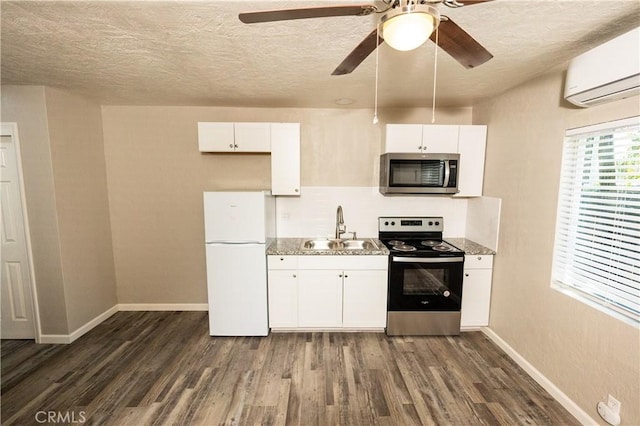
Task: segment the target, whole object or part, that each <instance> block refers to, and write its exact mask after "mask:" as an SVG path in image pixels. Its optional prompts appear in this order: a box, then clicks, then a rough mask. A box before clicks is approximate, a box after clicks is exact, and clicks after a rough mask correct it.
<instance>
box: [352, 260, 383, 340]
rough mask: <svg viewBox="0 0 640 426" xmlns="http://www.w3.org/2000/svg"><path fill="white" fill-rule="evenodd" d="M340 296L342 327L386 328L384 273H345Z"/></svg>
mask: <svg viewBox="0 0 640 426" xmlns="http://www.w3.org/2000/svg"><path fill="white" fill-rule="evenodd" d="M342 295H343V301H342V302H343V306H342V326H343V327H385V326H386V324H387V272H386V271H345V273H344V282H343V291H342Z"/></svg>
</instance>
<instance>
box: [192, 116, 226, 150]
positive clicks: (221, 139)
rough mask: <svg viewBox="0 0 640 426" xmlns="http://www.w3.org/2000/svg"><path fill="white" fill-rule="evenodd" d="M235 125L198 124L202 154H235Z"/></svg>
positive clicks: (199, 144) (199, 145)
mask: <svg viewBox="0 0 640 426" xmlns="http://www.w3.org/2000/svg"><path fill="white" fill-rule="evenodd" d="M233 146H234V136H233V123H209V122H199V123H198V147H199V148H200V152H233V150H234V148H233Z"/></svg>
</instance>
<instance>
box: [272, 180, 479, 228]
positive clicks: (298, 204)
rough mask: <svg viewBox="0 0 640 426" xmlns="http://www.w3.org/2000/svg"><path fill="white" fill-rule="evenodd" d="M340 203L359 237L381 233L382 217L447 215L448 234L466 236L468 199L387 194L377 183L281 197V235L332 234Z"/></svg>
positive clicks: (309, 189) (308, 190) (313, 189)
mask: <svg viewBox="0 0 640 426" xmlns="http://www.w3.org/2000/svg"><path fill="white" fill-rule="evenodd" d="M338 205H341V206H342V209H343V211H344V222H345V225H346V226H347V232H353V231H356V233H357V235H358V237H377V236H378V217H380V216H443V217H444V226H445V228H444V235H445V236H446V237H463V236H464V235H465V227H466V220H467V219H466V217H467V216H466V215H467V199H464V198H452V197H450V196H439V195H421V196H391V197H389V196H387V197H385V196H383V195H382V194H380V192H379V191H378V187H377V186H375V187H374V186H363V187H357V186H351V187H340V186H330V187H314V186H307V187H303V188H302V189H301V196H300V197H291V198H289V197H278V198H277V203H276V206H277V215H278V222H277V229H278V237H331V236H333V235H334V234H335V229H336V210H337V207H338Z"/></svg>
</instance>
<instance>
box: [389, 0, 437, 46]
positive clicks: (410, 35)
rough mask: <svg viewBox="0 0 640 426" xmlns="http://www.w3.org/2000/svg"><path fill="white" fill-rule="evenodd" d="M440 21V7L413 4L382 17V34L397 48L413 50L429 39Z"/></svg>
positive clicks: (390, 44)
mask: <svg viewBox="0 0 640 426" xmlns="http://www.w3.org/2000/svg"><path fill="white" fill-rule="evenodd" d="M439 23H440V14H439V13H438V9H436V8H435V7H432V6H426V5H413V4H411V5H408V6H404V7H402V8H398V9H395V10H393V11H391V12H389V13H388V14H386V15H384V16H383V17H382V18H381V19H380V24H381V36H382V38H383V39H384V41H385V42H386V43H387V44H388V45H389V46H391V47H392V48H394V49H396V50H401V51H408V50H413V49H416V48H418V47H420V46H422V44H424V42H425V41H427V40H428V39H429V37H430V36H431V33H432V32H433V30H435V29H436V27H437V26H438V24H439Z"/></svg>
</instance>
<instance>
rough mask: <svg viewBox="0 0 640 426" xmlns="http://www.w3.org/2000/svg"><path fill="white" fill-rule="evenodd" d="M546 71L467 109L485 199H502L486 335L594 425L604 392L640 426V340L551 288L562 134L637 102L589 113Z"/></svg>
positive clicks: (634, 110) (559, 77)
mask: <svg viewBox="0 0 640 426" xmlns="http://www.w3.org/2000/svg"><path fill="white" fill-rule="evenodd" d="M563 77H564V76H563V73H561V72H553V73H551V74H547V75H544V76H541V77H540V78H537V79H535V80H533V81H531V82H528V83H526V84H524V85H522V86H520V87H517V88H515V89H512V90H510V91H508V92H506V93H504V94H503V95H501V96H498V97H497V98H495V99H492V100H489V101H486V102H484V103H482V104H480V105H478V106H477V107H476V108H474V114H473V115H474V116H473V120H474V122H475V123H477V124H486V125H487V126H488V137H487V155H486V165H485V180H484V193H485V195H488V196H493V197H498V198H502V207H501V209H502V218H501V224H500V237H499V241H498V255H497V256H496V257H495V262H494V275H493V294H492V298H491V313H490V327H491V329H492V330H493V331H494V332H495V333H497V334H498V335H499V336H500V337H501V338H502V339H504V340H505V341H506V342H507V343H508V344H509V345H510V346H512V347H513V348H514V349H515V350H516V351H517V352H518V353H519V354H521V355H522V356H523V357H524V358H525V359H526V360H527V361H529V362H530V363H531V364H532V365H533V366H534V367H535V368H536V369H537V370H538V371H540V372H541V373H542V374H544V375H545V376H546V377H547V378H548V379H549V380H551V381H552V382H553V383H554V384H555V385H556V386H557V387H558V388H560V389H561V391H562V392H564V393H565V394H566V395H567V396H568V397H569V398H571V399H572V400H573V401H575V402H576V403H577V404H578V405H579V406H580V407H581V408H582V409H583V410H584V411H586V412H587V413H588V414H589V415H590V416H591V417H592V418H593V419H598V421H600V423H601V424H604V422H602V421H601V420H600V418H599V416H598V414H597V412H596V403H597V402H598V401H601V400H606V397H607V395H608V394H611V395H613V396H615V397H616V398H617V399H619V400H620V401H621V402H622V412H621V414H622V422H623V424H625V425H638V424H640V404H639V403H638V402H639V401H640V332H639V331H638V328H636V327H633V326H630V325H628V324H626V323H624V322H622V321H620V320H618V319H615V318H613V317H611V316H609V315H607V314H605V313H603V312H600V311H598V310H596V309H594V308H592V307H590V306H587V305H586V304H584V303H582V302H580V301H577V300H575V299H573V298H571V297H568V296H566V295H565V294H562V293H560V292H558V291H556V290H553V289H552V288H551V286H550V283H551V263H552V256H553V240H554V234H555V223H556V208H557V197H558V185H559V179H560V163H561V157H562V143H563V137H564V132H565V130H566V129H569V128H573V127H578V126H584V125H588V124H594V123H599V122H604V121H608V120H614V119H618V118H623V117H629V116H634V115H638V114H640V103H639V102H638V101H639V100H638V97H635V98H630V99H626V100H622V101H617V102H612V103H608V104H603V105H601V106H597V107H592V108H589V109H579V108H576V107H572V106H571V105H569V104H567V103H566V102H565V101H564V100H563V99H562V93H563V82H564V79H563Z"/></svg>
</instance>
